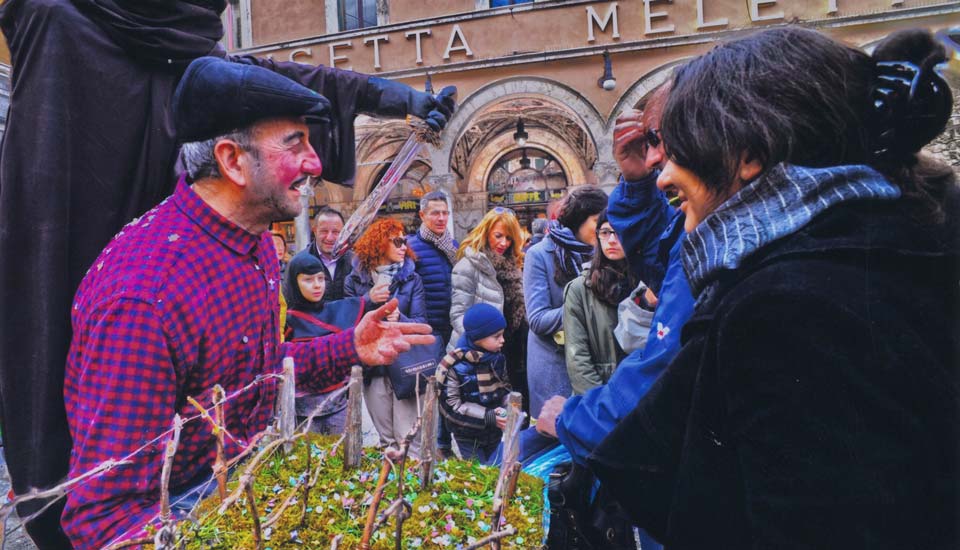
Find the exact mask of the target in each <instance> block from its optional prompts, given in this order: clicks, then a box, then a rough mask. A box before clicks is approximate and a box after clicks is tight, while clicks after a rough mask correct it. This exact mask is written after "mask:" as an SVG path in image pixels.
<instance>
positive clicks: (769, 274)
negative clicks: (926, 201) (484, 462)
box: [589, 201, 960, 550]
mask: <svg viewBox="0 0 960 550" xmlns="http://www.w3.org/2000/svg"><path fill="white" fill-rule="evenodd" d="M902 202H903V201H895V202H893V203H887V204H881V203H860V204H852V205H848V206H842V207H837V208H834V209H832V210H829V211H827V212H826V213H824V214H823V215H821V216H819V217H818V218H816V219H814V220H813V221H812V222H811V223H810V224H809V225H808V226H806V227H805V228H803V229H801V230H800V231H798V232H797V233H794V234H792V235H790V236H788V237H785V238H784V239H782V240H780V241H776V242H774V243H772V244H771V245H769V246H767V247H766V248H763V249H761V250H759V251H758V252H756V253H755V254H754V255H753V256H751V257H749V258H748V259H747V260H746V262H745V263H744V265H742V266H741V267H740V268H738V269H737V270H735V271H732V272H731V271H726V272H721V273H720V276H719V279H718V280H716V281H715V284H716V287H715V289H714V290H715V292H713V293H712V295H710V288H709V287H708V289H707V290H706V291H705V293H704V295H703V296H701V298H703V299H704V301H703V303H701V304H699V305H698V308H697V311H696V312H695V314H694V316H693V317H692V318H691V320H690V321H689V322H688V323H687V325H686V327H685V329H684V333H683V338H684V346H683V349H682V350H681V352H680V354H679V355H678V356H677V358H676V359H675V360H674V362H673V363H672V364H671V365H670V367H669V368H668V370H667V371H665V372H664V374H663V375H662V376H661V378H660V379H659V380H658V381H657V383H656V384H655V385H654V386H653V388H652V389H651V390H650V392H649V393H648V394H647V396H646V397H645V398H644V399H643V400H642V401H641V402H640V404H639V405H638V407H637V408H636V409H635V410H634V411H633V412H632V413H631V414H630V415H629V416H628V417H627V418H626V419H625V420H624V421H623V422H622V423H620V424H619V425H618V426H617V428H616V429H615V430H614V431H613V432H612V433H611V434H610V435H609V436H608V437H607V439H605V440H604V441H603V443H602V444H601V445H600V446H599V447H598V448H597V449H596V450H595V451H594V453H593V454H592V455H591V457H590V459H589V461H590V465H591V467H592V468H593V469H594V470H595V472H596V473H597V474H598V476H599V478H600V479H601V481H602V482H603V483H604V485H605V486H606V487H608V488H610V490H611V491H612V492H614V493H615V494H616V496H617V498H618V500H620V501H621V503H622V504H624V505H625V507H626V508H627V509H628V510H629V512H630V514H631V516H632V517H633V519H634V521H635V522H636V523H637V524H638V525H640V526H642V527H644V528H646V529H647V530H648V531H649V532H651V533H653V534H654V536H656V537H657V538H658V539H660V540H661V541H662V542H664V543H665V545H666V547H667V548H670V549H671V550H673V549H677V548H683V549H686V548H738V549H739V548H817V549H823V548H844V549H850V548H870V549H878V548H897V549H903V548H924V549H933V548H958V547H960V539H958V526H960V523H958V503H960V479H958V478H957V473H958V472H957V469H958V459H960V457H958V441H960V430H958V425H960V422H958V418H960V405H958V404H960V398H958V394H960V391H958V381H960V378H958V368H960V366H958V359H960V355H958V347H960V346H958V339H960V331H958V323H957V321H958V304H960V297H958V280H960V275H958V265H957V256H956V254H954V253H952V252H948V250H956V249H955V248H953V245H952V244H948V243H947V242H946V241H947V240H948V239H947V238H946V236H944V235H943V234H942V233H941V232H939V230H938V229H936V228H931V227H930V226H922V225H919V224H917V223H914V222H913V221H911V218H910V217H909V216H907V215H905V214H904V213H903V212H902V206H903V205H902ZM940 237H943V240H941V239H940ZM707 295H710V297H709V298H707Z"/></svg>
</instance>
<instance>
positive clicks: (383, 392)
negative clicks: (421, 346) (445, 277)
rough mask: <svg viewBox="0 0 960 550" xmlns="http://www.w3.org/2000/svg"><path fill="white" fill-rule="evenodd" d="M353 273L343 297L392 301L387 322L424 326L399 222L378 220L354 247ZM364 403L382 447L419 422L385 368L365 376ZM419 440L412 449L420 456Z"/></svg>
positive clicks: (417, 288)
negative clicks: (396, 391)
mask: <svg viewBox="0 0 960 550" xmlns="http://www.w3.org/2000/svg"><path fill="white" fill-rule="evenodd" d="M353 253H354V259H353V271H352V272H351V273H350V275H348V276H347V280H346V281H345V282H344V285H343V292H344V295H346V296H362V297H364V298H365V299H366V300H367V301H368V302H371V303H373V304H375V305H379V304H383V303H384V302H386V301H387V300H389V299H391V298H397V299H398V300H399V306H398V307H397V310H396V311H395V312H394V314H393V317H392V318H388V320H390V321H405V322H406V321H409V322H414V323H426V322H427V306H426V303H425V301H424V298H423V283H422V282H421V280H420V276H419V275H417V273H416V271H415V270H414V260H416V257H415V256H414V254H413V250H411V249H410V248H409V247H407V240H406V237H405V236H404V231H403V224H401V223H400V222H399V221H397V220H395V219H393V218H379V219H377V220H375V221H374V222H373V223H372V224H370V227H369V228H367V230H366V231H365V232H364V233H363V235H361V236H360V238H359V239H357V242H356V244H354V245H353ZM363 382H364V384H363V400H364V402H366V404H367V410H368V411H369V412H370V418H371V419H372V420H373V425H374V427H376V428H377V433H379V434H380V444H381V445H383V446H385V447H386V446H398V445H399V442H400V440H401V439H403V437H404V436H405V435H407V432H409V431H410V429H411V428H412V427H413V425H414V423H415V422H416V420H417V402H416V398H415V397H411V398H407V399H398V398H397V397H396V395H395V394H394V391H393V385H392V384H391V383H390V377H389V376H387V367H373V368H370V369H366V370H364V373H363ZM419 439H420V438H419V437H415V438H414V439H413V442H412V443H411V446H410V451H411V453H412V454H413V455H414V456H417V455H419V451H420V445H419Z"/></svg>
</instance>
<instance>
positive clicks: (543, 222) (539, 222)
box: [530, 218, 549, 235]
mask: <svg viewBox="0 0 960 550" xmlns="http://www.w3.org/2000/svg"><path fill="white" fill-rule="evenodd" d="M548 223H549V220H547V218H534V220H533V221H532V222H530V229H531V232H532V233H533V234H534V235H540V234H542V233H543V232H544V230H546V229H547V224H548Z"/></svg>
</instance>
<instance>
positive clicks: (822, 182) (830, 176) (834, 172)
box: [683, 163, 900, 296]
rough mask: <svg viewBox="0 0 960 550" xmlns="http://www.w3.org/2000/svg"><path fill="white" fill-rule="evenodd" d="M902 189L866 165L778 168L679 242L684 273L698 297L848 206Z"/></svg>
mask: <svg viewBox="0 0 960 550" xmlns="http://www.w3.org/2000/svg"><path fill="white" fill-rule="evenodd" d="M899 197H900V189H899V188H898V187H897V186H896V185H894V184H892V183H890V182H889V181H887V180H886V178H884V177H883V176H882V175H881V174H880V173H879V172H877V171H876V170H874V169H873V168H870V167H869V166H864V165H853V166H832V167H830V168H807V167H803V166H795V165H789V164H785V163H781V164H778V165H777V166H775V167H773V168H772V169H771V170H770V171H769V172H767V173H766V174H764V175H763V176H762V177H760V178H757V179H756V180H755V181H753V182H751V183H750V184H749V185H747V186H746V187H744V188H743V189H741V190H740V191H738V192H737V193H736V194H735V195H733V196H732V197H730V198H729V199H727V201H726V202H724V203H723V204H722V205H720V207H719V208H717V209H716V210H715V211H714V212H712V213H711V214H710V215H709V216H707V217H706V219H704V220H703V221H702V222H701V223H700V225H698V226H697V227H696V229H694V230H693V231H692V232H691V233H690V234H689V235H687V236H686V238H685V239H684V242H683V268H684V271H686V273H687V279H688V280H689V281H690V288H691V289H692V290H693V294H694V295H695V296H696V295H698V294H700V292H701V291H703V289H704V287H705V286H706V285H707V283H708V282H709V281H710V280H711V279H712V278H713V275H714V274H716V273H717V272H719V271H720V270H724V269H728V270H732V269H736V268H737V267H739V266H740V265H741V264H742V263H743V261H744V260H745V259H746V258H748V257H749V256H750V255H751V254H753V253H754V252H756V251H757V250H759V249H760V248H762V247H764V246H766V245H768V244H770V243H772V242H774V241H776V240H778V239H781V238H783V237H786V236H787V235H790V234H792V233H795V232H796V231H798V230H799V229H801V228H802V227H804V226H805V225H807V224H808V223H810V220H812V219H813V218H815V217H816V216H818V215H819V214H821V213H823V212H825V211H827V210H828V209H830V208H832V207H834V206H836V205H839V204H842V203H845V202H851V201H862V200H893V199H897V198H899Z"/></svg>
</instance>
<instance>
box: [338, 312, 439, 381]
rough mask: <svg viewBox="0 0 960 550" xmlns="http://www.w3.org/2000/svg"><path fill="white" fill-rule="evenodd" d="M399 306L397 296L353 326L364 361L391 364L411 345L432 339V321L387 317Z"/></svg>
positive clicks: (356, 343) (367, 363)
mask: <svg viewBox="0 0 960 550" xmlns="http://www.w3.org/2000/svg"><path fill="white" fill-rule="evenodd" d="M397 307H398V302H397V299H396V298H394V299H393V300H390V301H389V302H387V303H385V304H383V305H382V306H380V307H379V308H377V309H375V310H373V311H371V312H369V313H367V314H366V315H364V316H363V319H360V323H358V324H357V328H356V329H354V332H353V343H354V345H355V346H356V348H357V355H359V356H360V361H361V362H362V363H363V364H364V365H367V366H375V365H389V364H390V363H393V361H394V359H396V358H397V355H399V354H401V353H403V352H405V351H407V350H408V349H410V346H413V345H418V344H432V343H433V341H434V337H433V335H432V334H431V333H432V329H431V328H430V325H427V324H424V323H395V322H391V321H387V320H386V319H387V317H388V316H389V315H390V314H392V313H393V312H394V311H396V310H397Z"/></svg>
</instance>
